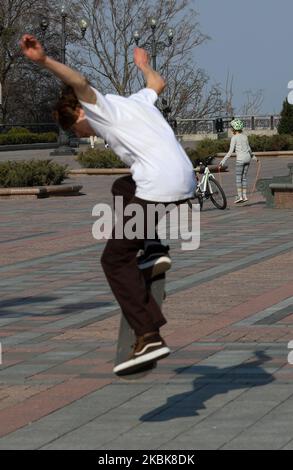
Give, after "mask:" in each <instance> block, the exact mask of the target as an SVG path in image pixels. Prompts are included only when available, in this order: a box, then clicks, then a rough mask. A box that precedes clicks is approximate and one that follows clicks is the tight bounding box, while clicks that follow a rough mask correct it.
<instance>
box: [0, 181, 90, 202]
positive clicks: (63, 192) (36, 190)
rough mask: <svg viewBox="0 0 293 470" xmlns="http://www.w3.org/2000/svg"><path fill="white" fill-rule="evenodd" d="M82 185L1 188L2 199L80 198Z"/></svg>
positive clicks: (0, 197) (0, 195) (0, 196)
mask: <svg viewBox="0 0 293 470" xmlns="http://www.w3.org/2000/svg"><path fill="white" fill-rule="evenodd" d="M81 189H82V186H81V185H80V184H73V185H70V184H64V185H52V186H36V187H28V188H0V199H23V198H24V199H41V198H47V197H56V196H59V197H60V196H78V195H80V190H81Z"/></svg>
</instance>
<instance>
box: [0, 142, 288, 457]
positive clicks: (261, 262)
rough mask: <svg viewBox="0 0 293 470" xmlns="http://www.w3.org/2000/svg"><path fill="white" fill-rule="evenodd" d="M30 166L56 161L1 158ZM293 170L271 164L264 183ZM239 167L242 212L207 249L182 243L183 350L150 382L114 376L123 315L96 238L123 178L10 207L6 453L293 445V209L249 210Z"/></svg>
mask: <svg viewBox="0 0 293 470" xmlns="http://www.w3.org/2000/svg"><path fill="white" fill-rule="evenodd" d="M30 157H34V158H36V157H40V158H48V152H47V151H33V152H22V153H21V152H13V153H12V152H11V153H8V152H7V153H1V154H0V159H1V160H3V159H8V158H10V159H12V158H14V159H21V158H30ZM57 158H58V161H61V162H62V163H69V164H70V166H71V167H76V166H77V163H76V162H75V161H74V159H73V158H72V157H66V158H62V157H56V159H57ZM292 161H293V158H282V159H280V158H279V159H272V158H266V159H262V168H261V174H260V176H261V177H265V176H270V175H272V174H275V175H277V174H286V173H287V163H291V162H292ZM234 165H235V164H234V162H233V161H231V164H230V172H229V173H227V174H223V175H222V176H221V179H222V183H223V186H224V189H225V191H226V193H227V195H228V200H229V207H228V209H227V210H225V211H219V210H216V209H215V208H213V207H212V206H211V205H209V204H205V206H204V210H203V212H202V213H201V244H200V248H199V249H198V250H195V251H192V252H190V251H182V250H181V249H180V243H179V242H176V241H174V240H171V241H170V245H171V250H172V259H173V267H172V270H171V271H170V273H169V275H168V284H167V293H168V297H167V299H166V301H165V303H164V313H165V315H166V317H167V319H168V324H167V326H165V327H164V329H163V330H162V331H163V335H164V337H165V338H166V340H167V343H168V344H169V345H170V346H171V348H172V351H173V353H172V354H171V355H170V356H169V357H168V358H167V359H165V360H163V361H161V362H160V363H159V365H158V367H157V368H156V369H155V370H154V371H153V372H152V373H151V374H149V375H148V376H146V377H145V378H144V379H140V380H136V381H127V380H123V379H119V378H117V377H115V376H113V374H112V367H113V358H114V356H115V347H116V338H117V331H118V326H119V309H118V306H117V303H116V302H115V300H114V298H113V296H112V294H111V292H110V290H109V287H108V285H107V283H106V280H105V278H104V275H103V272H102V270H101V266H100V262H99V258H100V255H101V253H102V250H103V246H104V242H102V241H97V240H94V239H93V237H92V233H91V230H92V225H93V222H94V220H95V219H94V218H93V217H92V209H93V206H94V205H95V204H96V203H98V202H104V203H105V202H106V203H110V202H111V196H110V187H111V184H112V182H113V181H114V179H115V177H111V176H107V177H103V176H98V177H81V178H78V181H80V182H81V184H83V193H84V195H82V196H79V197H68V198H52V199H51V198H50V199H43V200H35V201H30V200H23V201H21V200H11V201H9V200H1V201H0V214H1V215H0V229H1V232H0V253H1V265H0V290H1V299H0V327H1V332H0V341H1V345H2V365H0V449H107V450H112V449H122V450H124V449H138V450H141V449H143V450H144V449H152V450H153V449H174V450H183V449H194V450H196V449H291V450H292V449H293V424H292V419H291V416H292V413H293V388H292V385H293V365H290V364H288V353H289V350H288V343H289V341H290V340H293V282H292V281H293V263H292V261H293V251H292V248H293V237H292V234H293V211H290V210H276V209H268V208H266V206H265V204H264V201H263V199H262V197H261V196H260V195H259V194H258V193H254V194H251V195H250V200H249V203H247V204H246V205H245V206H242V207H239V206H237V207H235V206H234V205H233V196H234V191H235V189H234ZM255 170H256V168H255V167H253V166H251V168H250V188H251V187H252V185H253V179H254V176H255Z"/></svg>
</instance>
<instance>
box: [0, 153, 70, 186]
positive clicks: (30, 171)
mask: <svg viewBox="0 0 293 470" xmlns="http://www.w3.org/2000/svg"><path fill="white" fill-rule="evenodd" d="M67 171H68V170H67V165H66V166H63V165H59V164H58V163H54V162H52V161H51V160H28V161H19V162H15V161H7V162H0V187H1V188H15V187H27V186H47V185H53V184H60V183H61V182H62V181H63V180H64V179H65V178H66V177H67Z"/></svg>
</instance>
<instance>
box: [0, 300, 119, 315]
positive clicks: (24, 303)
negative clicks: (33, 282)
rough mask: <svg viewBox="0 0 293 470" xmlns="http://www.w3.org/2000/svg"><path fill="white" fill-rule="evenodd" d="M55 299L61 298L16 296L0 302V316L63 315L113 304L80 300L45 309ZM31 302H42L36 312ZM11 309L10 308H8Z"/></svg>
mask: <svg viewBox="0 0 293 470" xmlns="http://www.w3.org/2000/svg"><path fill="white" fill-rule="evenodd" d="M56 300H62V298H60V297H55V296H35V297H17V298H15V299H7V300H3V301H2V302H0V318H5V317H11V318H13V317H24V316H26V317H27V316H31V317H42V316H44V315H45V316H49V315H53V316H55V315H64V314H72V313H77V312H82V311H84V310H91V309H95V308H101V307H108V306H110V305H113V302H103V301H101V302H99V301H91V302H86V301H84V302H80V303H69V304H65V305H59V306H58V305H54V304H53V305H52V309H49V310H48V311H47V308H48V306H50V302H55V301H56ZM32 304H42V305H40V306H39V307H38V308H37V310H39V312H36V305H35V306H34V310H33V311H30V307H31V305H32ZM43 305H45V307H46V308H45V310H42V308H43ZM14 307H22V308H21V310H20V311H17V310H15V311H13V308H14ZM9 309H11V310H9Z"/></svg>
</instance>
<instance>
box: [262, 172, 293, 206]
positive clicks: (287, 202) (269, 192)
mask: <svg viewBox="0 0 293 470" xmlns="http://www.w3.org/2000/svg"><path fill="white" fill-rule="evenodd" d="M288 168H289V174H288V175H284V176H273V177H272V178H261V179H259V180H258V181H257V183H256V189H257V190H258V191H260V192H261V193H262V195H263V196H264V198H265V200H266V205H267V206H268V207H277V208H285V207H286V208H293V163H289V164H288Z"/></svg>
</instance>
